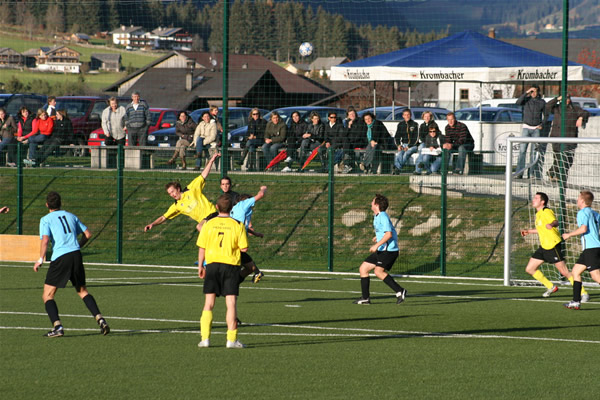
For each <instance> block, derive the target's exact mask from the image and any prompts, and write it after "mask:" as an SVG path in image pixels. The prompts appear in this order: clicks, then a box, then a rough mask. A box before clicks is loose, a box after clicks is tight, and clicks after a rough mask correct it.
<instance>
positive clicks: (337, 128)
mask: <svg viewBox="0 0 600 400" xmlns="http://www.w3.org/2000/svg"><path fill="white" fill-rule="evenodd" d="M327 118H328V120H329V121H328V123H326V124H325V129H324V132H325V146H323V147H321V148H320V149H319V153H324V154H327V151H328V149H329V148H333V150H334V152H335V159H334V164H339V167H340V170H342V171H343V172H344V173H346V174H347V173H348V172H350V171H351V170H352V168H351V167H349V166H346V167H344V159H345V157H344V154H347V153H348V152H349V150H350V147H349V143H348V138H347V136H346V133H347V132H346V129H345V128H344V125H343V124H342V122H341V121H339V120H338V118H337V113H336V112H335V111H332V112H330V113H329V114H328V116H327ZM321 159H323V160H325V162H327V161H326V157H324V156H321ZM322 170H323V171H327V165H323V167H322Z"/></svg>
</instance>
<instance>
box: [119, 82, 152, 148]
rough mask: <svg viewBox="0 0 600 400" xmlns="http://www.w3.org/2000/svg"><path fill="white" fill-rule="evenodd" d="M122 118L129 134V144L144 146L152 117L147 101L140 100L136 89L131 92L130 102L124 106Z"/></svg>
mask: <svg viewBox="0 0 600 400" xmlns="http://www.w3.org/2000/svg"><path fill="white" fill-rule="evenodd" d="M124 120H125V126H126V127H127V134H128V136H129V146H138V145H139V146H145V145H146V139H147V138H148V128H149V127H150V124H151V123H152V119H151V116H150V107H149V106H148V103H146V101H145V100H140V93H139V92H137V91H135V92H133V94H132V95H131V103H129V104H128V105H127V107H125V118H124Z"/></svg>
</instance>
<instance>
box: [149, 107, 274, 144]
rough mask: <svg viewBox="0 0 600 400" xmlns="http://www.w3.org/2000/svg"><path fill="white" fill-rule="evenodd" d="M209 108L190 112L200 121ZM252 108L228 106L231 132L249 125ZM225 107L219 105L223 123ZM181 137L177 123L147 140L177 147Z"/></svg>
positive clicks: (192, 116)
mask: <svg viewBox="0 0 600 400" xmlns="http://www.w3.org/2000/svg"><path fill="white" fill-rule="evenodd" d="M208 110H209V109H208V108H200V109H198V110H194V111H192V112H191V113H190V117H191V118H192V119H193V120H194V121H195V122H198V121H199V120H200V117H202V114H204V113H205V112H206V111H208ZM251 110H252V108H250V107H229V108H228V124H227V125H228V128H229V132H230V133H231V131H232V130H235V129H237V128H239V127H240V126H243V125H248V117H249V116H250V111H251ZM260 111H261V113H267V112H268V110H260ZM222 112H223V109H222V108H221V107H219V120H220V121H221V123H222V122H223V121H222V119H221V113H222ZM178 139H179V138H178V137H177V135H176V134H175V125H173V127H172V128H167V129H160V130H157V131H156V132H154V133H153V134H152V135H148V140H147V141H146V143H147V145H148V146H161V147H175V144H176V143H177V140H178Z"/></svg>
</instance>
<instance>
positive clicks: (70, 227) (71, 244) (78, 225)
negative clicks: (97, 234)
mask: <svg viewBox="0 0 600 400" xmlns="http://www.w3.org/2000/svg"><path fill="white" fill-rule="evenodd" d="M86 230H87V227H86V226H85V225H84V224H83V223H82V222H81V221H80V220H79V218H77V216H76V215H74V214H71V213H70V212H68V211H64V210H57V211H52V212H51V213H48V214H47V215H45V216H44V217H42V219H40V239H43V236H48V237H49V238H50V240H51V241H52V259H51V260H50V261H54V260H56V259H57V258H58V257H60V256H62V255H63V254H67V253H71V252H73V251H76V250H79V242H78V241H77V237H78V236H79V235H80V234H81V233H83V232H85V231H86Z"/></svg>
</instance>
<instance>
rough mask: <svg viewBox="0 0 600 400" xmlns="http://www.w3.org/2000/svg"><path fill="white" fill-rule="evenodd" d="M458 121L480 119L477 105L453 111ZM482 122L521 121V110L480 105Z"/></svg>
mask: <svg viewBox="0 0 600 400" xmlns="http://www.w3.org/2000/svg"><path fill="white" fill-rule="evenodd" d="M454 114H455V115H456V119H457V120H459V121H480V118H479V107H472V108H463V109H461V110H458V111H456V112H455V113H454ZM481 121H482V122H522V121H523V112H521V111H520V110H517V109H515V108H509V107H481Z"/></svg>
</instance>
